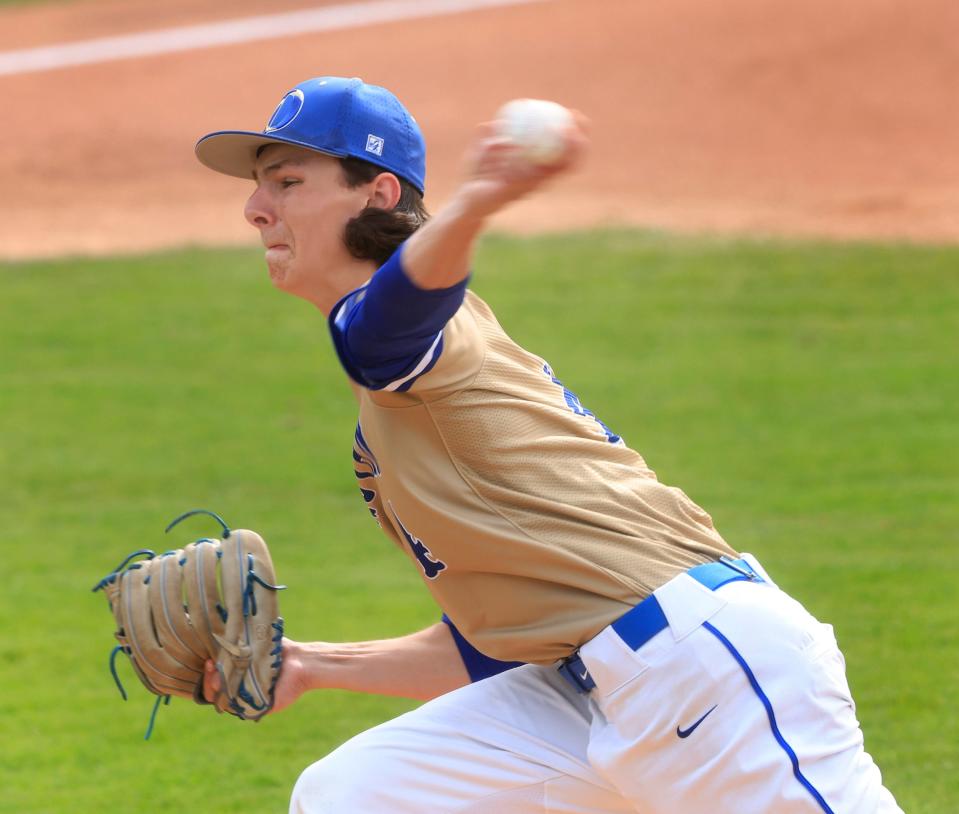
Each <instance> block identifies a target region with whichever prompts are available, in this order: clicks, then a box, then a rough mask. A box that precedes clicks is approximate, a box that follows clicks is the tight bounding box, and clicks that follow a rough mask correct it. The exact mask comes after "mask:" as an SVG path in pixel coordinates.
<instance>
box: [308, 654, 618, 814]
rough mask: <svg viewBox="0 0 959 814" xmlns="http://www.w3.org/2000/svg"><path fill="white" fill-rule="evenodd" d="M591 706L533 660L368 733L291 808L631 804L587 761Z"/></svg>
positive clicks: (314, 778) (557, 808) (535, 809)
mask: <svg viewBox="0 0 959 814" xmlns="http://www.w3.org/2000/svg"><path fill="white" fill-rule="evenodd" d="M589 725H590V713H589V707H588V704H587V702H586V700H585V699H584V698H582V697H580V696H577V695H576V694H575V693H573V692H572V691H571V690H570V689H569V688H568V686H567V685H566V683H565V682H564V681H563V680H562V679H561V678H560V677H559V675H558V674H557V673H556V671H555V670H552V669H549V668H543V667H535V666H532V665H528V666H525V667H519V668H517V669H515V670H510V671H509V672H506V673H502V674H500V675H498V676H493V677H492V678H489V679H486V680H485V681H481V682H477V683H475V684H471V685H469V686H467V687H463V688H462V689H459V690H456V691H455V692H452V693H449V694H447V695H444V696H442V697H440V698H437V699H435V700H433V701H430V702H429V703H427V704H424V705H423V706H421V707H419V708H418V709H416V710H413V711H412V712H409V713H407V714H405V715H402V716H400V717H399V718H396V719H394V720H392V721H388V722H387V723H385V724H382V725H380V726H377V727H375V728H373V729H371V730H368V731H366V732H363V733H361V734H360V735H358V736H356V737H355V738H353V739H351V740H349V741H347V742H346V743H345V744H343V745H342V746H341V747H339V748H338V749H337V750H335V751H334V752H332V753H331V754H330V755H328V756H327V757H325V758H323V759H322V760H320V761H318V762H317V763H315V764H313V765H312V766H310V767H309V768H308V769H306V771H304V772H303V774H302V775H301V776H300V779H299V780H298V781H297V784H296V786H295V788H294V790H293V797H292V801H291V805H290V811H291V814H320V812H323V814H327V812H343V814H353V812H358V811H363V812H371V814H373V813H375V812H390V813H391V814H392V813H393V812H397V813H398V814H402V812H411V813H412V812H417V813H418V812H423V811H429V812H437V814H445V813H446V812H449V814H453V813H454V812H455V813H456V814H481V812H490V814H492V813H493V812H511V814H512V813H513V812H516V814H544V812H557V813H559V812H562V813H563V814H567V813H568V814H576V813H577V812H580V813H582V814H593V813H594V812H595V814H600V812H609V813H610V814H619V813H620V812H623V814H625V812H631V811H634V810H635V809H634V808H632V807H631V806H629V805H628V804H626V803H625V802H624V801H623V800H622V798H621V796H620V795H619V794H618V793H617V792H616V791H614V790H613V789H612V788H611V787H610V785H609V784H608V783H607V782H606V781H605V780H603V779H602V778H601V777H600V776H599V775H598V774H597V773H596V772H595V771H594V770H593V769H592V768H591V767H590V766H589V764H588V762H587V759H586V749H587V742H588V732H589Z"/></svg>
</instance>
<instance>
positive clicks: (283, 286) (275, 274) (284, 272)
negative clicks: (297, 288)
mask: <svg viewBox="0 0 959 814" xmlns="http://www.w3.org/2000/svg"><path fill="white" fill-rule="evenodd" d="M267 270H268V271H269V273H270V282H272V283H273V285H274V286H275V287H276V288H279V289H280V290H281V291H289V290H290V287H289V282H290V278H291V276H292V275H291V274H290V268H289V267H288V266H287V265H286V264H285V263H284V264H280V263H276V264H274V263H268V264H267Z"/></svg>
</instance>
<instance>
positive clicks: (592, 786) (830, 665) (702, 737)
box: [290, 555, 902, 814]
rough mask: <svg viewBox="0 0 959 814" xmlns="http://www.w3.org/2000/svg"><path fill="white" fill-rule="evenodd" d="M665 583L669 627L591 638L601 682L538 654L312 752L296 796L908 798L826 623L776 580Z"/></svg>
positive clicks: (612, 812) (382, 812) (715, 808)
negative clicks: (867, 744)
mask: <svg viewBox="0 0 959 814" xmlns="http://www.w3.org/2000/svg"><path fill="white" fill-rule="evenodd" d="M746 557H747V558H748V555H746ZM748 561H749V562H750V564H752V565H753V566H754V568H755V570H756V571H758V572H759V573H760V574H761V575H762V576H763V577H766V574H765V572H763V571H762V569H761V568H760V567H759V566H758V563H756V562H755V560H753V559H751V558H748ZM767 580H768V578H767ZM655 595H656V597H657V600H658V601H659V603H660V605H661V606H662V609H663V611H664V613H665V616H666V619H667V621H668V627H667V628H666V629H665V630H663V631H662V632H660V633H658V634H656V635H655V636H653V638H651V639H650V640H649V641H648V642H646V643H645V644H643V645H642V646H640V647H639V648H638V649H637V650H635V651H634V650H632V649H630V648H629V647H628V646H627V645H626V644H625V642H623V640H622V639H621V638H620V637H619V635H618V634H617V633H616V632H615V631H614V630H613V628H612V627H608V628H606V629H605V630H603V631H601V632H600V633H599V635H597V636H596V637H595V638H594V639H592V640H591V641H590V642H588V643H587V644H585V645H584V646H583V647H582V648H581V650H580V656H581V657H582V659H583V662H584V664H585V665H586V666H587V667H588V668H589V672H590V674H591V676H592V678H593V680H594V681H595V683H596V687H595V689H593V690H592V692H590V693H589V695H580V694H578V693H577V692H576V691H575V690H574V689H572V687H571V686H570V685H569V684H567V683H566V681H565V680H564V679H563V678H562V677H561V676H560V675H559V674H558V672H557V671H556V670H555V669H553V668H550V667H539V666H535V665H527V666H524V667H519V668H517V669H514V670H510V671H508V672H506V673H501V674H500V675H497V676H494V677H492V678H488V679H486V680H484V681H480V682H477V683H475V684H471V685H469V686H467V687H463V688H461V689H459V690H456V691H454V692H451V693H448V694H447V695H445V696H442V697H440V698H437V699H435V700H433V701H430V702H429V703H427V704H424V705H423V706H421V707H420V708H418V709H416V710H414V711H412V712H409V713H407V714H405V715H402V716H400V717H399V718H396V719H395V720H393V721H389V722H387V723H385V724H382V725H381V726H378V727H375V728H374V729H371V730H369V731H367V732H364V733H362V734H360V735H358V736H357V737H355V738H353V739H351V740H350V741H348V742H347V743H345V744H344V745H343V746H341V747H339V748H338V749H336V750H335V751H334V752H332V753H331V754H330V755H328V756H327V757H325V758H323V759H322V760H320V761H318V762H317V763H314V764H313V765H312V766H310V767H309V768H307V769H306V771H304V772H303V774H302V775H301V776H300V779H299V780H298V781H297V783H296V786H295V787H294V789H293V796H292V801H291V804H290V812H291V814H333V812H335V813H336V814H405V813H406V812H409V813H410V814H413V813H414V812H415V813H416V814H419V813H420V812H430V814H481V812H482V813H483V814H493V813H494V812H495V814H507V813H509V814H547V812H548V814H560V812H562V814H574V813H575V814H600V812H602V813H603V814H619V812H642V814H902V811H901V809H900V808H899V806H898V805H897V804H896V802H895V800H894V799H893V797H892V795H891V794H890V793H889V792H888V791H887V790H886V789H885V788H884V787H883V784H882V779H881V776H880V773H879V769H878V768H877V767H876V765H875V764H874V763H873V761H872V759H871V758H870V757H869V755H868V754H867V753H866V752H865V751H864V750H863V741H862V732H861V731H860V728H859V723H858V721H857V720H856V717H855V706H854V704H853V701H852V697H851V696H850V693H849V686H848V684H847V682H846V678H845V665H844V661H843V657H842V655H841V653H840V652H839V649H838V647H837V646H836V641H835V638H834V637H833V633H832V628H831V627H830V626H828V625H823V624H820V623H819V622H817V621H816V620H815V619H814V618H813V617H812V616H810V615H809V614H808V613H807V612H806V611H805V610H804V609H803V608H802V606H801V605H800V604H799V603H798V602H796V601H795V600H793V599H791V598H790V597H788V596H787V595H786V594H784V593H783V592H782V591H780V590H779V589H778V588H776V587H775V585H773V584H772V582H771V581H767V582H766V583H754V582H746V581H740V582H732V583H729V584H726V585H723V586H722V587H720V588H718V589H717V590H716V591H711V590H709V589H708V588H705V587H704V586H703V585H701V584H700V583H699V582H696V581H695V580H694V579H692V578H691V577H689V576H688V575H686V574H682V575H680V576H678V577H676V578H675V579H673V580H671V581H670V582H669V583H667V584H666V585H664V586H663V587H662V588H660V589H658V590H657V591H656V592H655Z"/></svg>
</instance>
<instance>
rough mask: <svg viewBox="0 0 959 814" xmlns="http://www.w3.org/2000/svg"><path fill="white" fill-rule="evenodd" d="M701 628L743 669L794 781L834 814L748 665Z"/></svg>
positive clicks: (726, 643)
mask: <svg viewBox="0 0 959 814" xmlns="http://www.w3.org/2000/svg"><path fill="white" fill-rule="evenodd" d="M703 627H704V628H706V630H708V631H709V632H710V633H712V634H713V636H715V637H716V638H717V639H719V641H721V642H722V643H723V645H724V646H725V648H726V649H727V650H728V651H729V652H730V653H732V656H733V658H734V659H736V661H737V662H738V663H739V666H740V667H742V668H743V672H744V673H745V674H746V678H748V679H749V683H750V685H751V686H752V688H753V692H755V693H756V695H758V696H759V700H760V701H762V702H763V706H764V707H765V708H766V716H767V717H768V718H769V726H770V727H771V728H772V731H773V735H774V736H775V738H776V741H777V742H778V743H779V745H780V746H781V747H782V748H783V751H784V752H785V753H786V754H787V755H788V756H789V760H790V762H791V763H792V767H793V774H794V775H795V776H796V779H797V780H798V781H799V782H800V783H802V785H803V786H804V787H805V788H806V790H807V791H808V792H809V793H810V794H811V795H812V796H813V798H814V799H815V800H816V802H817V803H819V807H820V808H821V809H822V810H823V811H825V812H826V814H835V812H834V811H833V810H832V809H831V808H830V807H829V804H828V803H826V801H825V800H824V799H823V797H822V795H821V794H820V793H819V792H818V791H817V790H816V788H815V786H813V784H812V783H810V782H809V781H808V780H807V779H806V777H805V776H804V775H803V773H802V772H801V771H800V769H799V758H797V757H796V753H795V752H794V751H793V748H792V747H791V746H790V745H789V744H788V743H786V739H785V738H784V737H783V736H782V733H781V732H780V731H779V726H778V724H777V723H776V714H775V713H774V712H773V705H772V704H771V703H770V702H769V698H767V697H766V693H764V692H763V691H762V687H760V686H759V682H758V681H756V676H755V675H753V671H752V670H750V669H749V665H748V664H746V660H745V659H744V658H743V657H742V656H741V655H740V653H739V651H738V650H737V649H736V648H735V647H734V646H733V644H732V642H730V641H729V639H727V638H726V637H725V636H723V634H722V633H720V632H719V631H718V630H716V628H714V627H713V626H712V625H711V624H709V622H703Z"/></svg>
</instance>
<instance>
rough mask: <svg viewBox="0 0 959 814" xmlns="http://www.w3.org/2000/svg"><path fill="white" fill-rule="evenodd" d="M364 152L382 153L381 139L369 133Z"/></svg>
mask: <svg viewBox="0 0 959 814" xmlns="http://www.w3.org/2000/svg"><path fill="white" fill-rule="evenodd" d="M366 152H368V153H373V155H383V139H381V138H380V137H379V136H374V135H373V134H372V133H370V134H369V135H368V136H367V137H366Z"/></svg>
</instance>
